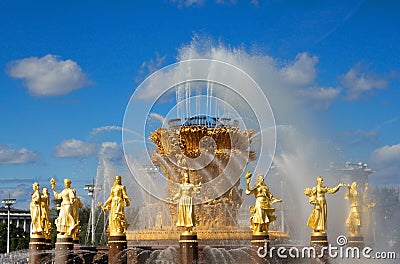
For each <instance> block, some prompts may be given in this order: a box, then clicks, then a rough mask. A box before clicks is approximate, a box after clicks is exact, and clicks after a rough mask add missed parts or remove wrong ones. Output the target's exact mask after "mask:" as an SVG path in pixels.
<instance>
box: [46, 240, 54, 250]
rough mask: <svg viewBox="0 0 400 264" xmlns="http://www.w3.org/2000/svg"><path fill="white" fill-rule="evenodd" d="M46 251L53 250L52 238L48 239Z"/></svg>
mask: <svg viewBox="0 0 400 264" xmlns="http://www.w3.org/2000/svg"><path fill="white" fill-rule="evenodd" d="M46 249H47V250H52V249H53V247H52V245H51V238H46Z"/></svg>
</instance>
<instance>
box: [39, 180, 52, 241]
mask: <svg viewBox="0 0 400 264" xmlns="http://www.w3.org/2000/svg"><path fill="white" fill-rule="evenodd" d="M40 208H41V212H42V223H43V231H44V234H45V235H46V236H50V235H51V222H50V196H49V191H48V189H47V188H43V190H42V197H41V203H40Z"/></svg>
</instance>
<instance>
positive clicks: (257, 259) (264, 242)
mask: <svg viewBox="0 0 400 264" xmlns="http://www.w3.org/2000/svg"><path fill="white" fill-rule="evenodd" d="M268 254H269V235H268V232H256V233H253V235H252V237H251V258H252V259H253V263H254V264H264V263H267V257H268Z"/></svg>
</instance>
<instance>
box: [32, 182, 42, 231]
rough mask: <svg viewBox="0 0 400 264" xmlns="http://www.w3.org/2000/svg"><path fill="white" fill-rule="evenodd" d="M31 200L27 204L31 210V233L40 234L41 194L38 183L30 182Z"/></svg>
mask: <svg viewBox="0 0 400 264" xmlns="http://www.w3.org/2000/svg"><path fill="white" fill-rule="evenodd" d="M32 189H33V193H32V195H31V196H32V200H31V203H30V205H29V209H30V212H31V222H32V224H31V234H32V235H42V234H43V222H42V210H41V206H40V205H41V195H40V191H39V183H37V182H35V183H33V184H32Z"/></svg>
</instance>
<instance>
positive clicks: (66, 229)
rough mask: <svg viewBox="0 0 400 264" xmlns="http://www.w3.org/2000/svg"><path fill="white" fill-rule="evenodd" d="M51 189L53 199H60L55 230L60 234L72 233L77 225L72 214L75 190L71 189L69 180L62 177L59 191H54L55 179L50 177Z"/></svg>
mask: <svg viewBox="0 0 400 264" xmlns="http://www.w3.org/2000/svg"><path fill="white" fill-rule="evenodd" d="M50 183H51V189H52V190H53V194H54V198H55V199H62V202H61V208H60V213H59V215H58V218H57V219H56V221H55V222H56V226H57V231H58V233H59V234H61V235H67V236H70V235H72V234H73V233H74V232H75V231H76V228H77V226H78V223H76V222H75V219H74V216H73V205H74V203H75V199H76V196H75V191H74V190H73V189H71V180H70V179H64V187H65V189H64V190H62V191H61V192H60V193H57V192H56V180H55V179H54V178H51V180H50Z"/></svg>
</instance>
